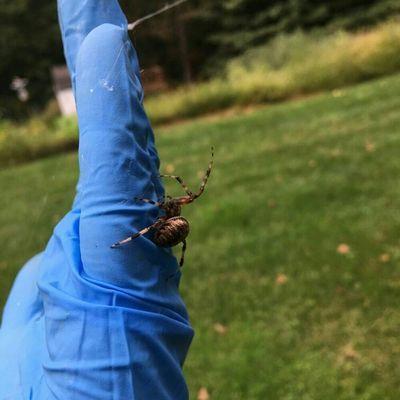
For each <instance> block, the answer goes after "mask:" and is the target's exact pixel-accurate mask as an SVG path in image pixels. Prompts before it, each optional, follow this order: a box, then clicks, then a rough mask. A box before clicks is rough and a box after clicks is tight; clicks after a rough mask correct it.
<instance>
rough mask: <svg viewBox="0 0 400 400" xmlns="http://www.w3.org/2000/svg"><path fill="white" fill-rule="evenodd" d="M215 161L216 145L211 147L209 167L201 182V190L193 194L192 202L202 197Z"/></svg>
mask: <svg viewBox="0 0 400 400" xmlns="http://www.w3.org/2000/svg"><path fill="white" fill-rule="evenodd" d="M213 163H214V147H211V160H210V162H209V164H208V168H207V171H206V173H205V175H204V178H203V182H202V183H201V186H200V189H199V191H198V192H197V193H195V194H193V195H192V196H191V199H190V200H191V201H190V202H192V201H193V200H195V199H197V198H198V197H200V196H201V195H202V194H203V192H204V188H205V187H206V184H207V181H208V178H209V177H210V174H211V169H212V167H213Z"/></svg>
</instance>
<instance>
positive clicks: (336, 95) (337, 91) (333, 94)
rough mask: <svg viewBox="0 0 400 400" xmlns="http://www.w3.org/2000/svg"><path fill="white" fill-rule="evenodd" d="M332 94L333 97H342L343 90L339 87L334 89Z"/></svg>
mask: <svg viewBox="0 0 400 400" xmlns="http://www.w3.org/2000/svg"><path fill="white" fill-rule="evenodd" d="M332 96H333V97H342V96H343V92H342V91H341V90H339V89H335V90H332Z"/></svg>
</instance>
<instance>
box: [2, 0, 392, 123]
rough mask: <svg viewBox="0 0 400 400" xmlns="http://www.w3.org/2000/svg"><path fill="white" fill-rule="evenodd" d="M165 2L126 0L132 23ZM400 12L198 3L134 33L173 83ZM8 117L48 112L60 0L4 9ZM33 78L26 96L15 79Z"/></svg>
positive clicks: (145, 62) (303, 2)
mask: <svg viewBox="0 0 400 400" xmlns="http://www.w3.org/2000/svg"><path fill="white" fill-rule="evenodd" d="M164 4H165V1H164V0H121V6H122V8H123V9H124V11H125V12H126V15H127V17H128V20H129V21H130V22H131V21H134V20H135V19H137V18H139V17H141V16H143V15H146V14H148V13H150V12H152V11H154V10H156V9H158V8H160V7H162V6H163V5H164ZM399 12H400V2H399V1H398V0H331V1H326V0H190V1H188V2H187V3H185V4H184V5H182V6H180V7H178V8H175V9H174V10H170V11H169V12H167V13H165V14H163V15H161V16H159V17H156V18H154V19H152V20H149V21H147V22H145V23H144V24H142V25H140V27H138V29H137V30H136V31H135V32H134V33H133V34H132V40H133V42H134V44H135V46H136V48H137V50H138V54H139V57H140V61H141V65H142V67H143V68H144V69H146V68H149V67H151V66H155V65H158V66H161V67H162V69H163V71H164V74H165V77H166V80H167V81H168V82H169V83H170V84H171V85H174V84H180V83H184V82H192V81H195V80H199V79H206V78H207V77H210V76H212V75H214V74H215V73H216V72H218V71H219V70H220V69H221V68H222V67H223V65H224V63H225V62H226V60H228V59H230V58H231V57H234V56H236V55H239V54H241V53H243V52H244V51H245V50H247V49H249V48H250V47H253V46H257V45H260V44H263V43H265V42H266V41H268V40H269V39H271V38H273V37H274V36H276V35H278V34H280V33H284V32H293V31H296V30H303V31H310V30H313V29H327V30H335V29H347V30H353V29H357V28H360V27H363V26H369V25H373V24H375V23H376V22H378V21H380V20H383V19H385V18H387V17H390V16H392V15H394V14H398V13H399ZM0 20H1V21H2V23H1V25H0V33H1V34H0V54H1V57H0V117H1V118H4V117H19V116H24V115H26V114H27V113H29V112H31V111H34V110H40V109H41V108H42V107H43V106H44V105H45V104H46V103H47V102H48V100H49V99H50V98H51V97H52V95H53V94H52V84H51V77H50V68H51V67H52V66H54V65H60V64H63V63H64V59H63V54H62V45H61V38H60V33H59V28H58V21H57V11H56V2H55V1H50V2H49V1H44V0H18V1H10V2H5V1H2V2H1V7H0ZM16 76H18V77H22V78H25V79H27V80H28V86H27V89H28V91H29V100H28V101H27V102H21V101H20V100H18V98H17V96H16V93H15V90H13V89H12V87H11V82H12V80H13V78H14V77H16Z"/></svg>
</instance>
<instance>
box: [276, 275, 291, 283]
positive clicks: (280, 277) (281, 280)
mask: <svg viewBox="0 0 400 400" xmlns="http://www.w3.org/2000/svg"><path fill="white" fill-rule="evenodd" d="M287 281H288V277H287V276H286V275H285V274H278V275H277V276H276V279H275V282H276V284H277V285H284V284H285V283H286V282H287Z"/></svg>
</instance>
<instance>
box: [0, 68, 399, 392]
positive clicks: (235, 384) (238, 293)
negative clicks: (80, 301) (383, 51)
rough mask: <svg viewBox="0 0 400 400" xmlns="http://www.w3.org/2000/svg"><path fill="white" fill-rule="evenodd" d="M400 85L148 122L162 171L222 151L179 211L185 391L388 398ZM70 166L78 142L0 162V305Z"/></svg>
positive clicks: (393, 351)
mask: <svg viewBox="0 0 400 400" xmlns="http://www.w3.org/2000/svg"><path fill="white" fill-rule="evenodd" d="M399 93H400V76H396V77H392V78H387V79H383V80H379V81H375V82H372V83H369V84H363V85H360V86H358V87H355V88H351V89H346V90H343V91H334V92H333V93H331V94H326V95H322V96H319V97H315V98H311V99H307V100H302V101H297V102H290V103H286V104H281V105H276V106H270V107H267V108H262V109H259V110H257V111H255V112H253V113H251V114H247V115H241V116H236V117H231V118H227V119H225V120H220V121H206V120H204V121H197V122H193V123H188V124H184V125H180V126H176V127H172V128H169V129H163V130H161V131H159V132H157V133H158V147H159V150H160V154H161V159H162V162H163V164H162V166H163V169H166V170H169V171H171V170H172V169H174V170H175V172H176V173H179V174H182V175H183V176H184V177H185V178H186V179H187V180H188V182H189V183H190V185H197V184H198V183H199V179H200V178H199V175H198V174H199V171H200V170H203V169H204V167H205V165H206V164H207V162H208V158H209V148H210V146H211V145H214V146H215V148H216V160H215V169H214V172H213V174H212V177H211V179H210V181H209V186H208V188H207V191H206V194H205V195H204V197H203V198H201V199H200V200H199V201H198V203H196V204H194V205H193V206H191V207H188V208H187V209H185V216H187V217H188V218H189V219H190V221H191V223H192V233H191V236H190V240H189V248H188V253H187V263H186V265H185V269H184V275H183V280H182V293H183V297H184V298H185V300H186V303H187V305H188V308H189V310H190V313H191V318H192V323H193V325H194V327H195V329H196V336H195V339H194V342H193V346H192V348H191V351H190V355H189V358H188V361H187V364H186V367H185V369H186V375H187V378H188V383H189V386H190V391H191V398H193V399H196V396H197V392H198V390H199V388H200V387H206V388H207V389H208V391H209V393H210V395H211V398H212V399H217V400H239V399H240V400H265V399H273V400H277V399H278V400H314V399H317V400H319V399H323V400H350V399H357V400H360V399H362V400H375V399H376V400H382V399H385V400H391V399H393V400H397V399H398V394H399V387H400V374H399V367H400V361H399V360H400V340H399V324H400V308H399V307H400V296H399V289H400V269H399V262H400V240H399V232H400V211H399V210H400V185H399V177H400V157H399V154H400V97H399ZM76 174H77V169H76V156H75V155H73V154H69V155H63V156H59V157H54V158H50V159H46V160H42V161H37V162H34V163H32V164H29V165H24V166H19V167H15V168H10V169H7V170H3V171H1V172H0V185H1V188H2V196H1V197H0V210H1V211H0V241H1V243H2V245H1V258H0V274H1V279H0V293H1V302H4V300H5V297H6V292H7V291H8V289H9V287H10V284H11V280H12V278H13V277H14V276H15V274H16V272H17V270H18V268H19V267H20V266H21V265H22V264H23V262H24V261H25V260H26V259H27V258H28V257H29V256H31V255H33V254H34V253H35V252H37V251H39V250H40V249H42V248H43V246H44V245H45V243H46V241H47V239H48V237H49V235H50V234H51V230H52V227H53V226H54V224H55V223H56V222H57V220H59V218H60V217H61V216H62V215H63V214H64V213H65V212H66V211H67V209H68V206H69V204H70V202H71V200H72V197H73V191H74V183H75V180H76ZM168 187H169V188H170V191H171V192H172V193H178V192H179V188H178V187H176V185H174V183H173V182H171V183H168ZM340 244H347V245H348V246H349V251H348V252H347V253H346V252H345V253H346V254H340V253H338V251H337V248H338V246H339V245H340ZM342 247H344V246H342ZM344 250H346V249H345V248H344ZM383 254H385V256H384V257H383V258H382V255H383ZM279 274H283V275H285V276H286V277H287V281H286V282H284V279H282V276H281V279H280V282H281V283H282V282H283V284H278V283H277V277H278V276H279ZM216 323H220V324H223V325H225V326H226V327H227V332H226V333H225V334H220V333H217V332H216V331H215V329H214V324H216Z"/></svg>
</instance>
